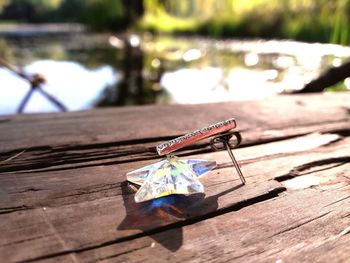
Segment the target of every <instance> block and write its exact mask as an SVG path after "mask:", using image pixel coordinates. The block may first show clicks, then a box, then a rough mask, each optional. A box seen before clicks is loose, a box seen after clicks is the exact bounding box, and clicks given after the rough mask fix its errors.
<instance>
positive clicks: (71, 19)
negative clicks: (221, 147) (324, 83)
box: [0, 0, 350, 114]
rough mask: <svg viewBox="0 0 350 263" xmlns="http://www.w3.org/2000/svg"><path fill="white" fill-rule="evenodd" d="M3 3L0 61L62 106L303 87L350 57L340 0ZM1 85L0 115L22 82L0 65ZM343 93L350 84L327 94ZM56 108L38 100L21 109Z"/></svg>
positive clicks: (349, 6) (14, 102) (345, 7)
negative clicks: (39, 82) (41, 81)
mask: <svg viewBox="0 0 350 263" xmlns="http://www.w3.org/2000/svg"><path fill="white" fill-rule="evenodd" d="M23 3H27V5H26V6H25V5H24V4H23ZM0 6H1V7H2V8H0V10H1V11H0V12H1V13H0V14H1V15H0V19H1V21H2V22H1V23H0V58H3V59H4V60H6V61H7V62H8V63H10V64H12V65H16V66H17V67H18V68H20V69H21V70H22V71H23V72H25V74H27V75H31V74H35V73H40V74H42V75H43V76H44V77H45V79H46V83H45V85H43V89H45V90H46V91H47V92H49V93H50V94H52V95H54V96H55V97H56V98H57V99H58V100H59V101H61V102H62V103H63V104H64V105H65V106H66V107H67V108H68V110H82V109H88V108H92V107H102V106H125V105H143V104H170V103H208V102H221V101H232V100H252V99H262V98H264V97H266V96H270V95H273V94H279V93H283V92H288V91H293V90H300V89H302V88H303V87H304V85H305V84H306V83H308V82H309V81H311V80H312V79H314V78H316V77H317V76H319V74H321V73H322V72H324V71H325V70H326V69H328V68H330V67H337V66H340V65H341V64H342V63H344V62H346V61H347V60H348V59H349V57H350V47H348V46H347V45H348V44H349V42H350V41H349V40H350V34H349V27H348V25H349V23H348V22H349V13H350V3H349V1H342V0H339V1H332V3H329V1H297V0H294V1H292V0H284V1H263V0H260V1H257V0H255V1H244V4H243V1H234V0H231V1H227V0H220V1H196V0H192V1H172V0H168V1H147V0H144V1H121V0H87V1H81V0H80V1H78V0H70V1H64V0H55V1H50V0H40V1H39V0H23V1H4V0H2V1H0ZM39 7H41V8H39ZM16 8H17V9H16ZM21 8H22V9H21ZM76 10H79V11H76ZM74 11H76V12H74ZM348 11H349V12H348ZM101 14H104V15H103V16H101ZM218 14H220V15H218ZM29 22H30V24H28V23H29ZM33 22H35V23H36V24H33ZM59 22H65V23H64V24H62V23H59ZM0 87H1V90H2V92H1V95H0V114H14V113H16V111H17V109H18V104H19V103H20V102H21V100H22V99H23V97H24V96H25V95H26V94H27V92H28V90H30V85H29V83H28V82H27V81H25V80H23V79H21V78H20V77H18V76H17V75H16V74H14V73H13V72H11V71H9V70H8V69H6V68H1V67H0ZM347 89H350V79H345V80H344V81H343V82H341V83H339V84H338V85H337V86H335V87H331V89H330V90H347ZM58 110H59V109H58V108H56V107H55V105H54V104H52V103H50V101H48V100H47V99H46V98H45V97H43V96H42V95H41V94H40V93H33V95H32V97H31V98H30V100H29V101H28V103H27V104H26V106H25V108H24V111H25V112H49V111H58Z"/></svg>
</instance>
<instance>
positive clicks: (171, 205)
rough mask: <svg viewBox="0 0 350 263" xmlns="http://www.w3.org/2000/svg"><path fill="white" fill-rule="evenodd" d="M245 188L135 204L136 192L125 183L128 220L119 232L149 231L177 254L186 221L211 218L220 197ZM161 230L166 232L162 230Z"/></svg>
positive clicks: (170, 197)
mask: <svg viewBox="0 0 350 263" xmlns="http://www.w3.org/2000/svg"><path fill="white" fill-rule="evenodd" d="M242 186H243V185H242V184H240V185H237V186H234V187H232V188H230V189H227V190H226V191H224V192H222V193H219V194H217V195H213V196H210V197H208V198H204V197H205V195H204V194H194V195H190V196H185V195H169V196H165V197H161V198H157V199H154V200H151V201H147V202H142V203H136V202H135V201H134V194H135V191H134V190H132V189H131V188H130V187H129V184H128V182H124V183H123V184H122V186H121V187H122V195H123V201H124V206H125V210H126V217H125V218H124V220H123V221H122V222H121V223H120V225H119V226H118V227H117V229H118V230H126V229H140V230H142V231H143V232H146V231H150V237H151V238H153V239H154V240H155V241H156V242H157V243H159V244H161V245H162V246H163V247H165V248H167V249H168V250H170V251H172V252H175V251H177V250H178V249H180V248H181V246H182V244H183V230H182V226H183V225H186V220H190V221H191V222H196V221H200V220H202V219H203V218H204V219H205V218H206V217H207V216H208V217H210V216H211V214H212V213H215V212H216V211H217V208H218V198H219V197H220V196H223V195H225V194H228V193H230V192H232V191H234V190H237V189H238V188H240V187H242ZM157 228H158V229H159V233H154V232H153V231H154V230H156V229H157ZM162 228H164V230H167V231H163V230H162ZM169 229H170V230H171V231H169ZM153 233H154V234H153Z"/></svg>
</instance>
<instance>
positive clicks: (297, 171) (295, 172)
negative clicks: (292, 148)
mask: <svg viewBox="0 0 350 263" xmlns="http://www.w3.org/2000/svg"><path fill="white" fill-rule="evenodd" d="M349 162H350V156H342V157H333V158H326V159H322V160H317V161H313V162H309V163H305V164H302V165H300V166H297V167H294V168H293V169H292V170H291V171H289V172H288V173H287V174H284V175H280V176H277V177H275V178H274V180H276V181H277V182H284V181H287V180H290V179H293V178H295V177H297V176H302V175H306V174H311V173H316V172H320V171H324V170H328V169H332V168H335V167H338V166H341V165H344V164H347V163H349ZM330 164H333V166H331V167H326V168H322V169H317V170H313V171H310V172H307V173H303V174H302V172H303V171H307V170H310V169H312V168H315V167H319V166H325V165H330Z"/></svg>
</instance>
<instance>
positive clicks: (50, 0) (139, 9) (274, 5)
mask: <svg viewBox="0 0 350 263" xmlns="http://www.w3.org/2000/svg"><path fill="white" fill-rule="evenodd" d="M0 19H9V20H18V21H24V22H52V21H55V22H57V21H58V22H60V21H62V22H70V21H73V22H81V23H84V24H86V25H88V26H89V27H90V28H92V29H95V30H111V29H112V30H126V29H127V28H130V27H132V28H133V29H136V30H141V31H153V32H168V33H189V34H203V35H210V36H214V37H266V38H292V39H298V40H303V41H321V42H332V43H339V44H343V45H346V44H349V43H350V29H349V28H350V0H332V1H329V0H247V1H242V0H0Z"/></svg>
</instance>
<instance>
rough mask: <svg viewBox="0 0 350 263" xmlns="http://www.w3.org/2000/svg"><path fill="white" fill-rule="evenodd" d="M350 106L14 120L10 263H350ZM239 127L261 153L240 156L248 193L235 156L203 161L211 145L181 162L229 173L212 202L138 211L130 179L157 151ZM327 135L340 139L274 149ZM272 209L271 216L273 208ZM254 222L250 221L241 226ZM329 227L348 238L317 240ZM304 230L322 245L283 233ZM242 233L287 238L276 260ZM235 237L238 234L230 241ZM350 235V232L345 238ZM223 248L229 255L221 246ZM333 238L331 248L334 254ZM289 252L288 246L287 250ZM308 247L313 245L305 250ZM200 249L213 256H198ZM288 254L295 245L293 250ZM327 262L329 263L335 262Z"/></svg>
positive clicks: (4, 133)
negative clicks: (220, 128)
mask: <svg viewBox="0 0 350 263" xmlns="http://www.w3.org/2000/svg"><path fill="white" fill-rule="evenodd" d="M348 99H349V94H346V93H344V94H327V95H325V96H317V95H316V96H295V97H294V96H293V97H282V98H278V99H277V98H270V99H268V100H266V101H260V102H246V103H224V104H213V105H196V106H191V105H181V106H160V107H154V106H147V107H134V108H120V109H103V110H97V111H90V112H89V111H88V112H75V113H69V114H65V115H62V114H47V115H27V116H9V117H2V118H0V140H1V142H0V145H1V146H0V154H1V155H0V156H1V157H0V158H1V159H0V162H1V163H0V220H1V222H5V223H4V224H0V233H2V234H1V235H0V258H1V259H4V260H5V261H28V260H33V259H38V260H39V259H45V260H65V261H67V262H71V261H79V260H82V261H95V260H97V259H106V260H108V259H109V260H112V261H115V260H117V261H123V260H125V261H130V260H131V261H137V260H141V261H142V260H145V259H147V257H149V256H150V254H152V253H153V252H152V251H154V250H152V249H149V247H150V246H151V247H156V248H161V251H163V250H164V251H165V252H164V256H163V257H160V258H154V257H150V258H149V259H153V260H155V261H156V260H158V261H162V260H165V259H167V258H169V259H172V257H174V254H173V252H172V251H176V253H175V255H176V256H175V257H174V259H173V261H176V260H183V259H186V260H191V259H193V260H194V261H195V260H197V259H199V260H200V261H203V260H204V261H206V259H207V260H208V261H215V260H216V259H218V260H219V261H221V259H222V260H223V261H225V260H226V259H232V258H235V257H238V258H237V259H238V260H242V261H243V260H245V259H247V260H251V261H256V260H257V259H264V260H268V261H270V260H272V259H275V258H274V254H273V253H275V252H276V247H278V248H280V249H281V253H280V254H278V253H277V255H282V256H284V255H288V257H289V256H291V255H293V256H294V259H296V260H297V259H307V257H306V256H305V253H308V252H309V251H310V252H309V253H317V252H319V251H320V250H321V248H327V249H329V250H330V251H332V252H333V253H336V254H339V255H338V259H340V260H341V259H342V258H344V255H343V254H342V253H341V252H342V250H340V249H341V248H342V249H344V246H345V244H346V242H345V241H344V240H347V237H348V235H346V234H343V235H340V234H339V233H345V232H346V231H345V230H344V229H346V228H345V225H346V224H345V223H344V222H346V220H347V219H348V214H349V213H348V214H346V213H345V212H344V213H345V214H342V212H340V210H341V209H342V208H344V207H345V206H346V205H347V204H348V203H346V202H347V200H348V199H346V198H347V195H348V192H347V191H348V187H347V185H348V178H347V177H346V176H347V174H348V173H349V164H348V163H349V158H350V157H349V155H350V151H349V147H348V145H349V142H350V141H349V135H350V133H349V131H350V127H349V125H350V124H349V123H350V122H349V120H350V118H349V106H348V101H349V100H348ZM325 101H327V103H326V104H325ZM321 106H322V107H321ZM276 107H278V110H276ZM291 109H293V110H291ZM154 116H158V118H157V119H154ZM232 116H233V117H236V118H237V121H238V124H239V126H240V128H241V129H242V130H243V137H244V138H245V142H246V146H250V147H245V148H240V149H237V150H235V153H236V155H237V156H236V157H237V159H239V160H240V163H241V165H242V169H243V172H244V173H245V175H246V177H247V181H248V184H247V185H246V186H244V187H238V185H239V179H238V177H236V176H235V174H234V172H233V170H232V167H231V166H230V162H229V157H228V156H227V154H226V153H225V152H216V153H211V152H209V151H208V150H205V149H204V150H203V149H202V148H203V146H204V147H206V146H207V143H206V142H202V143H201V144H200V145H196V146H194V147H192V148H189V149H186V150H185V151H182V152H180V154H185V155H189V157H186V158H195V157H196V158H203V159H213V160H214V159H215V160H217V161H218V162H219V164H220V165H219V167H218V169H216V170H214V171H213V172H212V173H211V175H210V176H206V177H204V178H203V180H202V181H203V183H204V185H205V187H206V198H204V199H203V198H202V197H200V196H197V197H193V199H195V200H193V199H181V198H180V199H179V200H177V203H176V204H169V205H168V206H166V207H165V208H153V210H152V211H151V212H150V210H147V207H146V206H143V205H140V206H136V205H135V204H134V202H133V193H132V192H130V190H129V189H128V188H127V187H126V186H125V184H124V182H125V173H126V172H127V171H130V170H132V169H136V168H139V167H141V166H143V165H146V164H149V163H152V162H154V161H156V159H157V157H156V155H155V154H154V149H153V147H154V145H155V144H157V143H159V142H160V141H162V140H165V139H168V138H171V137H172V136H175V135H180V134H183V133H185V132H188V131H191V130H193V129H197V128H199V127H202V126H206V125H208V124H210V123H212V122H215V121H218V120H221V119H225V118H228V117H232ZM271 116H274V118H272V117H271ZM131 120H133V122H131ZM180 120H181V121H180ZM152 122H153V123H152ZM154 123H162V124H163V126H160V125H155V124H154ZM315 131H320V132H329V131H332V132H335V133H334V134H333V135H327V134H323V135H321V134H314V135H309V136H303V137H297V138H295V139H288V140H283V141H279V142H274V143H266V142H267V141H268V140H277V139H286V138H288V137H289V136H300V135H302V134H306V133H310V132H315ZM339 135H341V136H344V137H343V138H342V137H339ZM264 142H265V143H264ZM262 143H263V144H262ZM257 144H261V145H257ZM31 147H35V148H31ZM23 149H24V150H25V151H24V152H22V150H23ZM16 154H18V155H16ZM10 157H14V158H12V159H9V158H10ZM318 170H319V171H318ZM284 187H286V188H287V191H285V188H284ZM283 191H285V192H283ZM281 192H283V195H280V194H281ZM324 193H325V194H324ZM303 197H304V198H303ZM300 199H302V202H300ZM342 199H343V200H342ZM266 200H269V201H267V202H265V201H266ZM298 200H299V203H297V201H298ZM311 200H319V203H317V202H316V201H311ZM181 201H182V202H181ZM194 201H196V202H194ZM184 202H186V203H184ZM192 202H193V203H192ZM265 203H268V204H271V205H269V206H268V207H267V208H266V207H263V206H262V204H265ZM326 203H327V204H331V203H334V205H330V206H327V207H328V208H327V209H333V210H334V209H335V210H334V211H336V212H332V211H331V210H327V209H326V210H323V207H322V206H323V204H326ZM294 205H295V206H296V208H294V207H293V206H294ZM278 207H280V208H281V209H282V210H283V213H282V212H281V211H280V210H278ZM329 207H330V208H329ZM125 208H126V209H125ZM310 208H312V209H311V210H310V211H309V209H310ZM338 208H339V209H338ZM264 209H268V211H263V210H264ZM293 209H295V211H298V213H297V214H300V216H302V215H304V217H300V218H299V217H297V216H296V215H294V212H293V213H292V215H293V216H291V217H288V211H289V210H291V211H294V210H293ZM337 209H338V210H339V211H338V210H337ZM247 210H249V211H250V212H249V213H247V214H241V213H243V212H242V211H247ZM342 211H343V210H342ZM344 211H347V210H346V209H345V210H344ZM323 213H325V215H323ZM284 214H286V215H285V216H284ZM236 215H237V217H236ZM238 215H241V216H238ZM242 215H243V216H242ZM244 215H246V217H244ZM248 215H250V216H249V217H248ZM274 215H279V216H280V217H282V216H284V217H283V218H282V219H283V220H282V221H283V222H284V223H283V224H282V225H277V226H276V227H275V226H274V225H271V224H270V225H269V226H270V227H271V228H272V230H269V231H270V232H269V231H268V230H266V226H264V225H263V226H264V227H263V228H262V230H261V229H260V224H259V223H257V222H261V220H263V218H265V220H270V221H271V220H273V219H274ZM231 216H233V220H231ZM294 216H295V217H294ZM298 216H299V215H298ZM318 217H320V218H321V219H320V220H321V221H322V220H326V219H327V222H328V223H329V222H331V221H332V220H339V222H340V223H339V227H338V224H336V225H337V227H336V231H334V232H332V231H330V230H329V229H328V228H327V229H328V230H327V231H325V232H321V233H319V235H317V232H316V231H315V230H314V232H310V231H311V228H312V227H313V228H315V229H317V227H319V226H321V227H322V229H323V228H324V225H323V224H321V225H318V222H319V220H318V219H317V220H311V219H312V218H318ZM140 218H141V219H142V220H141V221H140ZM223 218H224V220H223ZM258 219H259V220H260V221H257V220H258ZM304 219H305V220H309V219H310V220H311V221H310V222H312V224H310V227H311V228H310V229H309V230H308V231H309V232H310V233H312V235H311V237H304V236H303V235H298V234H295V233H294V235H290V236H289V237H286V238H285V239H283V238H282V239H281V235H282V233H284V232H288V233H289V232H292V231H294V230H298V229H299V226H298V225H297V227H295V228H293V229H291V230H290V231H283V229H284V228H283V227H285V228H286V227H287V225H293V224H294V223H295V222H299V221H302V220H304ZM213 220H214V221H213ZM298 220H299V221H298ZM221 221H222V222H221ZM226 221H232V224H231V223H230V222H226ZM313 222H316V223H317V224H316V223H315V224H314V223H313ZM322 222H323V221H322ZM220 224H221V225H220ZM241 225H245V226H246V228H244V227H242V229H245V230H246V233H247V235H250V236H251V235H253V234H256V235H259V236H262V237H265V241H266V240H268V242H270V237H268V235H265V234H266V233H270V234H271V233H277V232H278V230H280V231H282V232H281V234H276V235H275V236H276V237H275V236H273V237H272V240H273V241H271V242H272V243H273V244H274V246H273V248H272V245H268V246H267V247H266V249H264V244H263V243H262V241H261V240H260V239H259V240H256V243H253V244H248V245H249V246H248V245H247V244H246V242H247V241H246V242H245V243H244V242H243V243H242V242H241V241H240V240H236V241H234V242H233V243H232V242H226V239H227V238H229V237H230V236H235V235H236V232H235V231H233V232H232V231H231V229H233V230H234V229H236V227H237V226H241ZM304 225H305V224H302V225H301V226H300V227H303V226H304ZM306 225H308V223H307V224H306ZM213 226H214V227H213ZM195 228H198V229H199V230H198V231H199V232H203V233H207V232H208V231H209V232H211V231H213V229H214V230H215V229H221V230H220V231H219V232H215V231H216V230H215V231H214V232H215V233H216V234H215V235H214V236H212V237H210V236H209V238H208V235H204V234H203V233H202V234H196V233H195V232H196V231H195ZM225 228H227V229H229V230H230V231H227V233H226V234H225V233H224V234H223V236H222V238H220V237H218V236H221V235H222V234H221V233H222V232H225V230H224V229H225ZM341 228H344V229H343V230H342V231H345V232H341V231H340V230H341ZM179 229H181V231H178V230H179ZM206 231H207V232H206ZM242 231H243V230H242ZM274 231H275V232H274ZM337 231H338V232H337ZM339 231H340V232H339ZM309 232H307V233H309ZM240 233H241V234H242V233H243V232H239V233H238V234H240ZM296 233H298V232H296ZM242 235H243V234H242ZM245 235H246V234H245ZM264 235H265V236H264ZM238 236H239V235H238ZM243 237H244V235H243ZM335 237H339V238H335ZM217 238H218V241H219V243H220V242H221V243H220V244H221V247H222V248H220V249H218V248H219V247H218V246H216V244H214V243H213V242H214V241H215V240H216V239H217ZM323 238H324V239H327V240H328V241H327V242H323ZM150 240H151V243H150ZM262 240H264V239H262ZM279 240H282V241H283V242H285V243H282V245H280V246H278V244H279V243H278V241H279ZM313 240H315V242H313ZM332 240H333V241H332ZM180 241H181V242H180ZM153 242H154V245H152V244H153ZM240 242H241V243H240ZM293 242H294V243H293ZM303 242H306V243H307V245H306V246H303V249H301V248H300V246H302V245H303V244H304V243H303ZM248 243H249V242H248ZM197 244H198V245H199V246H200V247H201V249H200V250H198V249H197V250H196V249H194V250H193V247H196V245H197ZM268 244H270V243H268ZM284 244H289V245H290V247H291V249H290V250H288V249H287V246H285V245H284ZM300 244H302V245H300ZM234 246H236V249H233V247H234ZM338 246H339V247H338ZM246 248H248V249H247V252H246V253H244V251H245V249H246ZM257 248H258V249H257ZM299 248H300V250H298V249H299ZM192 250H193V251H192ZM13 251H16V253H13ZM157 251H158V250H157ZM259 251H260V252H259ZM265 251H266V253H265ZM311 251H314V252H311ZM344 251H345V252H344V253H348V252H346V251H348V250H346V249H344ZM277 252H278V251H277ZM239 253H241V254H239ZM221 254H223V255H224V256H223V257H222V258H221ZM226 254H227V255H226ZM201 255H203V256H202V257H201ZM225 255H226V256H225ZM328 255H329V254H328ZM346 255H348V254H346ZM215 257H217V258H216V259H215ZM133 259H135V260H133ZM324 259H329V257H327V255H326V256H325V257H324ZM283 260H284V261H285V260H287V259H285V258H283ZM155 261H153V262H155Z"/></svg>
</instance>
